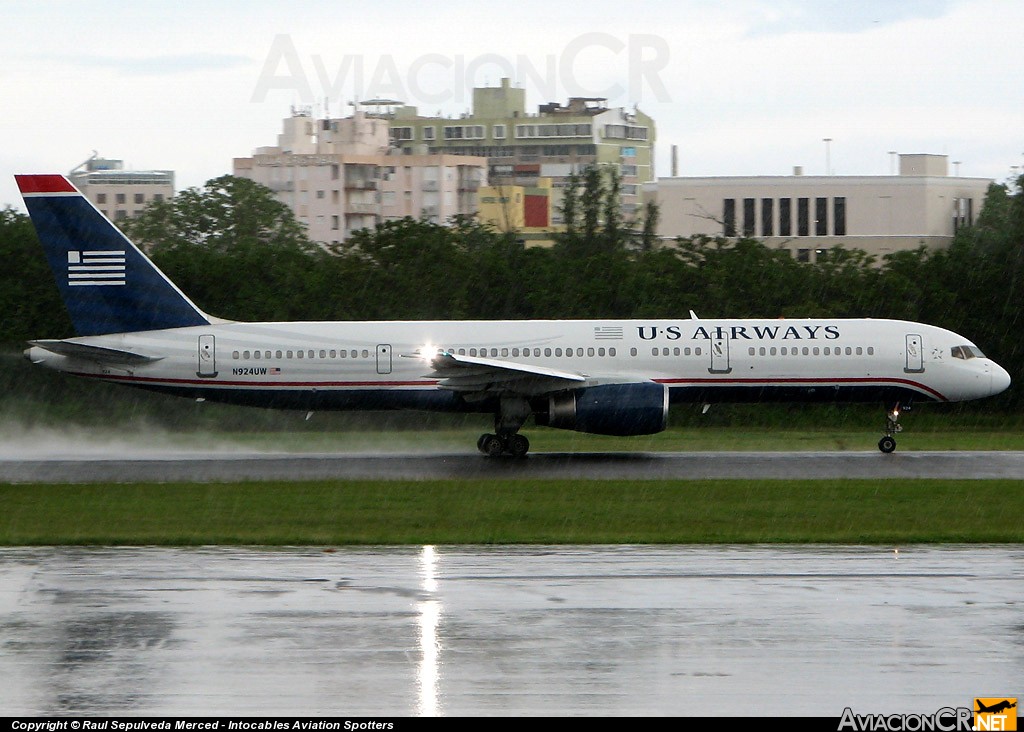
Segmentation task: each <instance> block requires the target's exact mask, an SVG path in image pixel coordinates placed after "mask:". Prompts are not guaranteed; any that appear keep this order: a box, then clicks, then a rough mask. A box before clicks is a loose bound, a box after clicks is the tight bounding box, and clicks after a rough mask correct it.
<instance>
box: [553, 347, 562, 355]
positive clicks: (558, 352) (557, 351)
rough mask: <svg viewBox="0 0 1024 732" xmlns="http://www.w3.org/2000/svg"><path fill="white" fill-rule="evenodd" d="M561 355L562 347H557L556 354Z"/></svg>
mask: <svg viewBox="0 0 1024 732" xmlns="http://www.w3.org/2000/svg"><path fill="white" fill-rule="evenodd" d="M561 355H562V349H561V348H556V349H555V356H559V357H560V356H561Z"/></svg>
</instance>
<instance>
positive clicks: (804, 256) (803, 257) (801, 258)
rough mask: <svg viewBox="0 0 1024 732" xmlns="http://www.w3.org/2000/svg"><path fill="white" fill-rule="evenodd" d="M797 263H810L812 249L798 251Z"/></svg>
mask: <svg viewBox="0 0 1024 732" xmlns="http://www.w3.org/2000/svg"><path fill="white" fill-rule="evenodd" d="M796 261H798V262H810V261H811V250H810V249H797V250H796Z"/></svg>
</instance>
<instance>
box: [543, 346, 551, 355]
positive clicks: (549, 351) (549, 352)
mask: <svg viewBox="0 0 1024 732" xmlns="http://www.w3.org/2000/svg"><path fill="white" fill-rule="evenodd" d="M544 355H545V356H549V357H550V356H551V349H550V348H545V349H544Z"/></svg>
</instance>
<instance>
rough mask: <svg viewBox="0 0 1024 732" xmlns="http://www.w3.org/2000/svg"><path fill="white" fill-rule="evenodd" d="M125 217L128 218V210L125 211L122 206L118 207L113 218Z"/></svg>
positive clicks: (118, 219)
mask: <svg viewBox="0 0 1024 732" xmlns="http://www.w3.org/2000/svg"><path fill="white" fill-rule="evenodd" d="M126 218H128V212H127V211H125V210H124V209H123V208H119V209H118V210H117V211H115V212H114V219H115V220H117V221H122V220H123V219H126Z"/></svg>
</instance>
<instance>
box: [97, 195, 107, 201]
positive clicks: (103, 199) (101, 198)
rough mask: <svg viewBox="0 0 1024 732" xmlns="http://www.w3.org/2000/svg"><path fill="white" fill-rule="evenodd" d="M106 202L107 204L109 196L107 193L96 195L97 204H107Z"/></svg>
mask: <svg viewBox="0 0 1024 732" xmlns="http://www.w3.org/2000/svg"><path fill="white" fill-rule="evenodd" d="M106 202H107V194H106V193H97V194H96V203H106Z"/></svg>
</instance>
